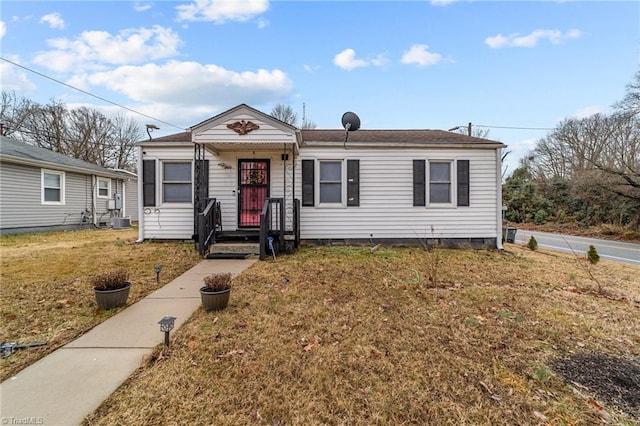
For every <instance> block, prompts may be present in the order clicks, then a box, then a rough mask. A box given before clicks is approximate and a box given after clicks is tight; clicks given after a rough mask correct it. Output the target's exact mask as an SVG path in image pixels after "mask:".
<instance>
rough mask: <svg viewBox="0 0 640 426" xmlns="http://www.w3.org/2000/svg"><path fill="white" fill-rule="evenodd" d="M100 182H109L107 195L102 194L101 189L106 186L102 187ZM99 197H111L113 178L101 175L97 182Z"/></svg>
mask: <svg viewBox="0 0 640 426" xmlns="http://www.w3.org/2000/svg"><path fill="white" fill-rule="evenodd" d="M100 182H107V195H100V190H101V189H104V188H100ZM96 186H97V197H98V198H111V179H107V178H101V177H99V178H98V180H97V182H96Z"/></svg>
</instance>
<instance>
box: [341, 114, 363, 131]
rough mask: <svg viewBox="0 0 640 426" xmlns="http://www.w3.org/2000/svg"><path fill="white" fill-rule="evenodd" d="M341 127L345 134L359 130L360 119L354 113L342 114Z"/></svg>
mask: <svg viewBox="0 0 640 426" xmlns="http://www.w3.org/2000/svg"><path fill="white" fill-rule="evenodd" d="M342 127H344V129H345V130H346V131H347V132H353V131H356V130H358V129H359V128H360V118H358V116H357V115H356V113H354V112H345V113H344V114H342Z"/></svg>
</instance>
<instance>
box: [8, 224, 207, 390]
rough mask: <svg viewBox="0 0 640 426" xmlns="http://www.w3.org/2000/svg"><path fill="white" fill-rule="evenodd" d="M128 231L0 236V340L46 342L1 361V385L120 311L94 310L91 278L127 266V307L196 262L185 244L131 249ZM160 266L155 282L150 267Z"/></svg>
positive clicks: (132, 238) (131, 236)
mask: <svg viewBox="0 0 640 426" xmlns="http://www.w3.org/2000/svg"><path fill="white" fill-rule="evenodd" d="M136 239H137V232H136V230H135V229H131V230H111V229H110V230H86V231H73V232H51V233H38V234H22V235H5V236H2V237H1V238H0V255H1V256H0V257H1V260H0V279H1V295H0V325H1V327H0V341H8V342H18V343H29V342H34V341H43V342H47V345H46V346H44V347H42V348H38V349H29V350H23V351H19V352H16V353H14V354H13V355H11V356H10V357H8V358H4V359H2V360H1V361H0V362H1V364H0V365H1V367H0V379H1V380H5V379H6V378H8V377H10V376H11V375H13V374H15V373H16V372H18V371H19V370H21V369H23V368H24V367H26V366H28V365H30V364H32V363H33V362H35V361H37V360H38V359H40V358H41V357H43V356H44V355H46V354H48V353H50V352H52V351H53V350H55V349H57V348H58V347H60V346H62V345H64V344H66V343H68V342H69V341H71V340H73V339H74V338H76V337H77V336H79V335H81V334H83V333H85V332H86V331H87V330H89V329H91V328H92V327H94V326H96V325H97V324H99V323H100V322H102V321H104V320H105V319H107V318H108V317H110V316H111V315H113V314H115V313H116V312H119V311H120V310H122V309H125V308H118V309H113V310H110V311H106V312H103V311H101V310H100V309H99V308H97V306H96V304H95V297H94V295H93V289H92V286H91V284H90V282H91V278H92V277H93V276H95V275H96V274H99V273H102V272H106V271H109V270H114V269H120V268H124V269H126V270H127V271H128V272H129V277H130V281H131V282H132V287H131V291H130V294H129V300H128V304H132V303H134V302H136V301H137V300H139V299H141V298H143V297H144V296H146V295H147V294H149V293H151V292H152V291H154V290H156V289H158V288H159V287H160V286H162V285H164V284H166V283H168V282H169V281H171V280H172V279H174V278H175V277H177V276H178V275H180V274H182V273H183V272H184V271H186V270H187V269H189V268H190V267H192V266H193V265H195V264H196V263H197V262H199V260H200V259H199V257H198V256H197V254H196V252H195V250H194V249H193V246H192V245H190V244H183V243H177V242H176V243H142V244H136V243H135V240H136ZM156 263H160V264H162V272H161V274H160V284H159V285H158V284H156V275H155V271H154V269H153V267H154V265H155V264H156Z"/></svg>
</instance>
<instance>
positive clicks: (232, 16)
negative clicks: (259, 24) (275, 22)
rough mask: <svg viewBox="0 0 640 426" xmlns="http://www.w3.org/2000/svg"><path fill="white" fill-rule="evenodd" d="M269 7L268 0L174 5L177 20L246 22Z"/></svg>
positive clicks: (198, 0) (209, 0)
mask: <svg viewBox="0 0 640 426" xmlns="http://www.w3.org/2000/svg"><path fill="white" fill-rule="evenodd" d="M267 9H269V1H268V0H234V1H230V0H196V1H194V2H192V3H189V4H181V5H178V6H176V10H177V11H178V16H177V19H178V21H207V22H215V23H218V24H221V23H223V22H225V21H240V22H246V21H248V20H249V19H251V18H253V17H254V16H256V15H260V14H261V13H264V12H266V11H267Z"/></svg>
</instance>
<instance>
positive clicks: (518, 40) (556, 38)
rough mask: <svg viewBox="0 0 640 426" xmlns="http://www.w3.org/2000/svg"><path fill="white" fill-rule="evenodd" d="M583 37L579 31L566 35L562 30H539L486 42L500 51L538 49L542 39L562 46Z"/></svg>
mask: <svg viewBox="0 0 640 426" xmlns="http://www.w3.org/2000/svg"><path fill="white" fill-rule="evenodd" d="M581 35H582V33H581V32H580V30H577V29H572V30H569V31H566V32H564V33H563V32H562V31H560V30H540V29H537V30H534V31H532V32H531V33H530V34H527V35H524V36H521V35H520V34H518V33H512V34H509V35H508V36H504V35H502V34H498V35H495V36H492V37H487V38H486V39H485V40H484V42H485V43H486V44H487V46H489V47H491V48H492V49H500V48H503V47H536V46H537V45H538V41H540V40H542V39H547V40H549V42H550V43H552V44H561V43H563V42H564V41H565V40H570V39H575V38H579V37H580V36H581Z"/></svg>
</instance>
